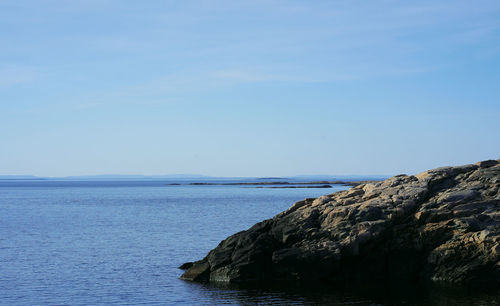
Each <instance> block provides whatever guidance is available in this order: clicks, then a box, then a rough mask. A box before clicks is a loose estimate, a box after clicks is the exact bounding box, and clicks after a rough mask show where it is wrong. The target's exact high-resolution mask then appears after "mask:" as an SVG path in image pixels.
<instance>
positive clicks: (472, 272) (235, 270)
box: [181, 160, 500, 285]
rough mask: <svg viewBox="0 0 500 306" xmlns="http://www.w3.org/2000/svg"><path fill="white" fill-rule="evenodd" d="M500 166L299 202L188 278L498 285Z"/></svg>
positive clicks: (444, 171) (214, 254)
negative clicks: (418, 281)
mask: <svg viewBox="0 0 500 306" xmlns="http://www.w3.org/2000/svg"><path fill="white" fill-rule="evenodd" d="M499 208H500V163H499V162H498V161H496V160H490V161H484V162H479V163H476V164H474V165H465V166H459V167H443V168H438V169H433V170H429V171H426V172H423V173H420V174H418V175H415V176H408V175H398V176H395V177H392V178H389V179H387V180H385V181H381V182H371V183H368V184H360V185H357V186H355V187H352V188H351V189H349V190H345V191H339V192H336V193H334V194H331V195H328V196H323V197H320V198H318V199H306V200H303V201H299V202H297V203H295V204H294V205H292V207H290V208H289V209H288V210H286V211H284V212H282V213H280V214H278V215H276V216H275V217H274V218H272V219H269V220H265V221H262V222H260V223H257V224H256V225H254V226H253V227H251V228H250V229H248V230H246V231H242V232H239V233H237V234H234V235H232V236H230V237H229V238H227V239H225V240H224V241H222V242H221V243H220V244H219V245H218V246H217V247H216V248H215V249H213V250H212V251H210V252H209V253H208V254H207V256H206V257H205V258H203V259H201V260H200V261H197V262H195V263H188V264H186V265H184V267H185V268H188V269H187V271H186V272H185V273H184V274H183V275H182V276H181V279H185V280H192V281H202V282H208V281H211V282H231V283H242V282H253V281H278V280H304V281H327V282H342V283H345V282H379V281H391V282H393V281H403V280H405V281H415V280H421V281H433V282H440V283H442V282H444V283H452V284H458V283H460V284H471V283H473V284H483V283H488V284H494V285H500V262H499V259H500V209H499Z"/></svg>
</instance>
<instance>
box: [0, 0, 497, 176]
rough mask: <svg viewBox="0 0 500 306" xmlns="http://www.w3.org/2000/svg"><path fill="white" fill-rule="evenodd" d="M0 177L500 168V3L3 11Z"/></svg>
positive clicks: (109, 4) (18, 0)
mask: <svg viewBox="0 0 500 306" xmlns="http://www.w3.org/2000/svg"><path fill="white" fill-rule="evenodd" d="M0 46H1V48H0V128H1V133H0V174H33V175H40V176H65V175H86V174H105V173H113V174H146V175H148V174H173V173H199V174H205V175H215V176H269V175H294V174H398V173H416V172H419V171H423V170H426V169H428V168H433V167H437V166H441V165H454V164H465V163H471V162H475V161H478V160H483V159H490V158H500V154H499V153H500V137H499V135H500V123H499V122H500V95H499V94H500V2H499V1H497V0H495V1H483V0H478V1H461V0H454V1H385V0H381V1H291V0H290V1H271V0H269V1H255V0H252V1H106V0H88V1H76V0H74V1H62V0H61V1H50V0H46V1H22V0H15V1H8V0H7V1H2V2H0Z"/></svg>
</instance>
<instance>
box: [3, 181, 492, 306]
mask: <svg viewBox="0 0 500 306" xmlns="http://www.w3.org/2000/svg"><path fill="white" fill-rule="evenodd" d="M242 181H245V182H248V181H249V179H246V180H242V179H237V180H227V179H226V180H223V181H214V180H210V181H203V180H200V179H197V180H194V181H193V180H172V179H170V180H167V179H151V180H148V179H140V180H139V179H137V180H132V179H128V180H8V179H7V180H0V305H103V304H106V305H108V304H113V305H141V304H145V305H219V304H227V305H282V304H287V305H303V304H309V305H321V304H328V305H393V304H403V305H499V304H500V299H499V296H498V294H497V293H495V292H493V293H492V292H486V293H484V292H481V293H476V292H475V291H474V292H469V291H467V290H463V289H458V288H456V289H454V288H446V289H436V288H419V287H418V288H417V287H414V288H405V289H401V288H383V289H380V288H376V289H374V290H372V289H371V288H367V290H364V289H363V288H341V287H335V288H332V287H329V286H325V287H318V286H315V287H304V286H303V285H295V284H292V285H290V284H275V285H272V286H270V285H269V286H232V285H231V286H229V285H214V284H198V283H192V282H186V281H182V280H180V279H179V276H180V275H181V274H182V272H183V271H182V270H179V269H178V267H179V266H180V265H181V264H182V263H184V262H188V261H194V260H198V259H201V258H203V257H204V256H205V255H206V253H207V252H208V251H210V250H211V249H213V248H214V247H216V246H217V245H218V243H219V242H220V241H221V240H223V239H224V238H226V237H227V236H229V235H232V234H234V233H236V232H239V231H242V230H245V229H248V228H249V227H251V226H252V225H253V224H255V223H257V222H259V221H262V220H264V219H268V218H272V217H273V216H274V215H276V214H277V213H279V212H281V211H283V210H285V209H287V208H288V207H290V206H291V205H292V204H293V203H294V202H296V201H298V200H302V199H304V198H312V197H318V196H321V195H325V194H329V193H333V192H335V191H339V190H344V189H346V188H348V187H346V186H343V185H332V188H296V189H294V188H254V186H249V185H215V184H214V183H228V182H229V183H238V182H242ZM250 181H252V180H250ZM254 181H256V182H257V181H258V180H257V179H254ZM193 182H204V183H207V182H209V183H211V185H191V183H193ZM260 187H266V186H260ZM268 187H270V186H268ZM273 187H279V186H273Z"/></svg>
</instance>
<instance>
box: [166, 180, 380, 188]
mask: <svg viewBox="0 0 500 306" xmlns="http://www.w3.org/2000/svg"><path fill="white" fill-rule="evenodd" d="M372 182H377V180H366V181H340V180H338V181H313V182H288V181H280V182H235V183H209V182H193V183H186V184H179V183H172V184H166V185H167V186H179V185H188V186H273V185H289V186H279V187H278V186H277V187H267V188H329V187H326V186H330V185H344V186H358V185H361V184H367V183H372ZM304 185H305V186H304ZM307 185H315V186H307ZM330 187H331V186H330ZM256 188H266V187H256Z"/></svg>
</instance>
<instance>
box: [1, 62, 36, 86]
mask: <svg viewBox="0 0 500 306" xmlns="http://www.w3.org/2000/svg"><path fill="white" fill-rule="evenodd" d="M39 76H40V72H39V71H38V70H37V69H36V68H33V67H27V66H18V65H5V66H3V67H0V88H10V87H13V86H16V85H19V84H25V83H29V82H32V81H35V80H36V79H38V78H39Z"/></svg>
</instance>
